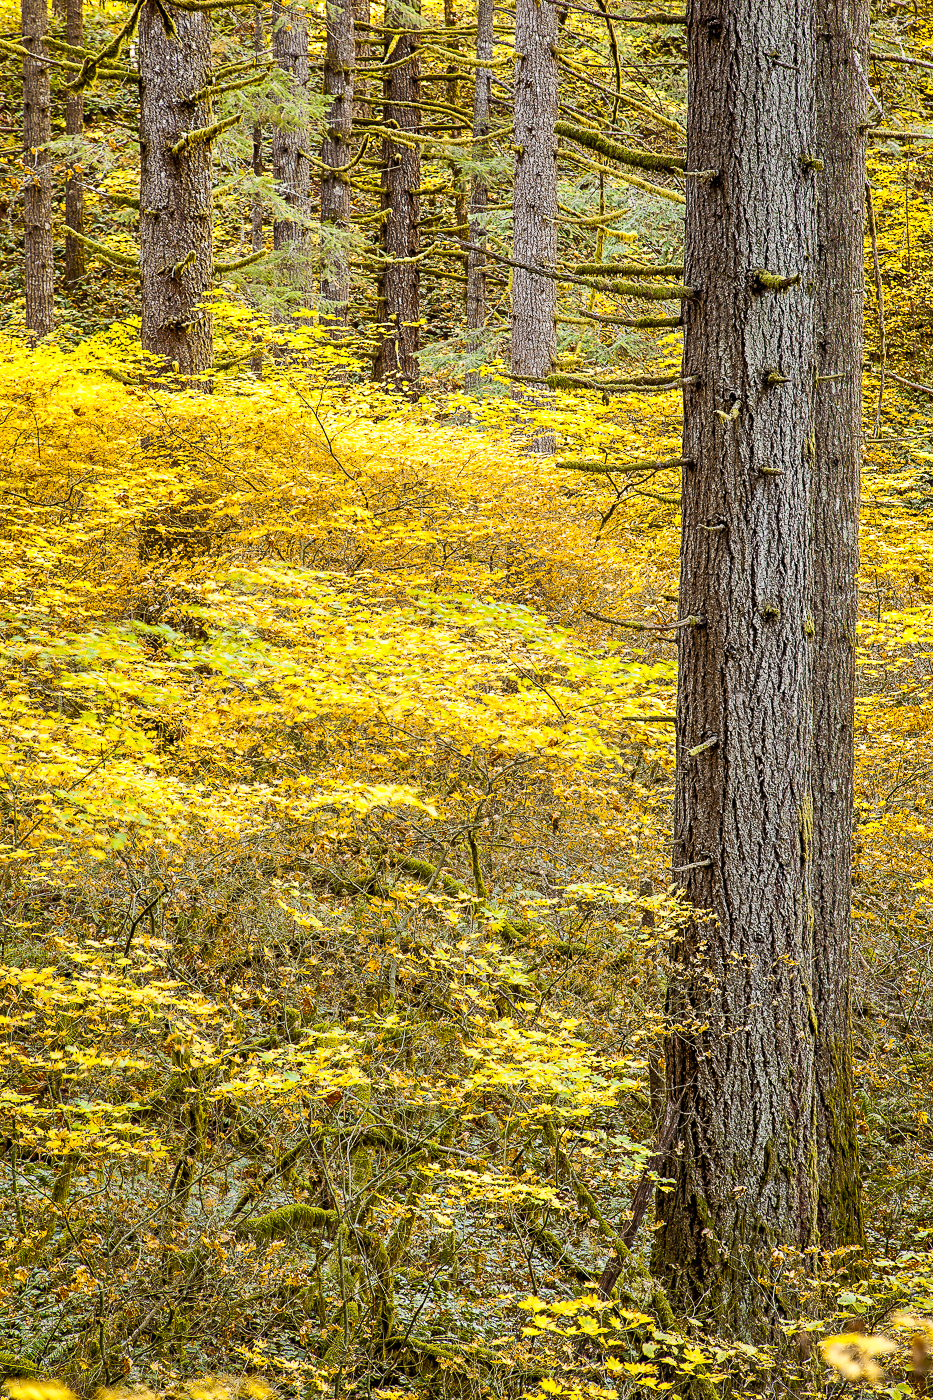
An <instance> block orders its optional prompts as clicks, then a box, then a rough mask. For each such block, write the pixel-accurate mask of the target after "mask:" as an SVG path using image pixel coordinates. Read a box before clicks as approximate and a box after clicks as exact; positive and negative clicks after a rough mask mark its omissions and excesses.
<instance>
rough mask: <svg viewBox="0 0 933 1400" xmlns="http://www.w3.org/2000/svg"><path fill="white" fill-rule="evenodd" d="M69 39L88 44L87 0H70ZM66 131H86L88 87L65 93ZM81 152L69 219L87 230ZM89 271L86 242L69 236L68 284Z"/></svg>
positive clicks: (68, 201)
mask: <svg viewBox="0 0 933 1400" xmlns="http://www.w3.org/2000/svg"><path fill="white" fill-rule="evenodd" d="M65 39H66V41H67V42H68V43H69V44H72V45H74V47H75V48H83V47H84V3H83V0H67V14H66V19H65ZM65 135H66V136H76V137H81V136H83V135H84V89H83V88H78V90H77V92H69V93H68V94H67V96H66V97H65ZM79 161H80V154H79V153H77V152H74V151H73V152H72V153H71V155H70V158H69V164H68V171H67V173H66V177H65V178H66V184H65V223H66V224H67V225H68V227H69V228H73V229H77V230H78V232H79V233H83V232H84V178H83V176H82V174H81V172H80V171H79V170H78V169H76V167H77V165H78V163H79ZM86 271H87V254H86V252H85V249H84V245H83V244H82V243H80V242H79V240H78V239H77V238H69V237H68V235H67V234H66V236H65V285H66V286H68V287H73V286H74V285H75V284H76V283H77V282H80V281H81V278H82V277H83V276H84V274H85V272H86Z"/></svg>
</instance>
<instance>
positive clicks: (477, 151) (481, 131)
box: [466, 0, 493, 389]
mask: <svg viewBox="0 0 933 1400" xmlns="http://www.w3.org/2000/svg"><path fill="white" fill-rule="evenodd" d="M492 20H493V0H478V3H477V9H476V84H475V87H474V89H473V142H474V145H473V159H474V161H481V160H482V159H483V158H484V156H485V155H486V139H487V137H488V136H489V111H490V104H491V101H492V69H491V68H489V67H486V66H484V65H487V64H489V63H491V62H492V38H493V31H492ZM488 199H489V190H488V188H487V185H486V176H485V175H484V174H476V175H475V176H474V177H473V189H472V191H471V193H470V242H471V243H473V244H475V245H476V246H477V247H482V246H483V245H484V242H485V238H486V220H485V214H486V205H487V202H488ZM485 263H486V258H485V255H484V254H483V253H479V252H476V251H475V249H470V251H469V252H468V253H467V268H466V276H467V292H466V313H467V329H468V330H471V331H481V330H482V329H483V327H484V326H485V324H486V268H485ZM477 338H478V337H477ZM478 382H479V376H478V375H477V374H476V373H471V374H468V375H467V377H466V387H467V388H468V389H469V388H475V387H476V385H477V384H478Z"/></svg>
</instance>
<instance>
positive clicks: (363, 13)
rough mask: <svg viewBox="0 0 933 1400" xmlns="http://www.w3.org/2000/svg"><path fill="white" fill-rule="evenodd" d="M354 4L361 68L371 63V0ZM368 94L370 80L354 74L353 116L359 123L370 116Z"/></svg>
mask: <svg viewBox="0 0 933 1400" xmlns="http://www.w3.org/2000/svg"><path fill="white" fill-rule="evenodd" d="M352 3H353V31H354V35H355V48H356V55H355V58H356V65H357V67H359V65H361V64H362V65H363V66H364V67H365V65H366V64H367V63H368V62H369V56H370V54H371V52H372V46H371V44H370V28H369V23H370V17H369V0H352ZM368 93H369V78H368V77H367V76H366V75H365V74H360V73H356V74H354V82H353V96H354V103H355V105H354V109H353V114H354V116H355V117H356V119H357V121H365V120H366V118H367V117H368V116H369V114H370V112H369V103H368V102H367V101H366V97H367V95H368Z"/></svg>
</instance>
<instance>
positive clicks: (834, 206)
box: [812, 0, 869, 1250]
mask: <svg viewBox="0 0 933 1400" xmlns="http://www.w3.org/2000/svg"><path fill="white" fill-rule="evenodd" d="M868 12H869V6H868V0H817V31H816V61H817V99H816V100H817V155H818V156H819V157H820V158H821V159H822V161H823V170H822V172H820V173H818V175H817V188H818V192H819V214H818V262H817V279H816V368H817V375H818V379H817V386H816V408H815V428H816V460H815V470H814V484H813V541H814V555H813V563H814V578H813V619H814V625H815V636H814V676H813V680H814V684H813V752H814V763H813V778H812V782H813V916H814V919H813V995H814V1000H815V1003H816V1016H817V1026H818V1030H817V1042H816V1055H817V1065H816V1087H817V1129H818V1150H817V1158H818V1161H819V1169H820V1194H819V1227H820V1239H821V1242H822V1243H823V1245H824V1246H825V1247H826V1248H827V1249H831V1250H832V1249H837V1248H839V1247H841V1246H844V1245H854V1246H857V1247H859V1248H861V1249H863V1250H864V1248H865V1222H864V1216H863V1212H862V1199H861V1178H860V1175H859V1154H858V1138H857V1133H856V1123H855V1104H854V1100H853V1085H854V1077H853V1070H852V1005H851V990H850V989H851V980H850V951H851V915H850V910H851V901H852V880H851V874H852V822H853V730H854V725H855V628H856V623H857V621H858V585H857V579H858V518H859V494H860V476H861V437H862V392H861V391H862V371H861V366H862V343H863V328H862V315H863V312H862V307H863V293H864V239H865V227H864V208H865V140H866V138H865V135H864V123H865V121H866V105H867V95H866V92H865V84H864V82H863V81H862V79H861V76H860V74H859V72H858V69H857V67H856V62H855V60H854V58H853V54H858V55H859V58H860V61H861V64H862V72H863V73H867V72H868Z"/></svg>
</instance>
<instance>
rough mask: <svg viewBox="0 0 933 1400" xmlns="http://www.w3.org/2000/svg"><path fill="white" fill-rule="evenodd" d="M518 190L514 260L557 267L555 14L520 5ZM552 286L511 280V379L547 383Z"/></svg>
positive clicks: (533, 0) (517, 276) (524, 275)
mask: <svg viewBox="0 0 933 1400" xmlns="http://www.w3.org/2000/svg"><path fill="white" fill-rule="evenodd" d="M514 101H515V185H514V191H513V214H512V221H513V223H512V228H513V233H512V239H513V243H512V246H513V253H512V256H513V258H514V259H515V261H516V262H519V263H530V264H531V265H532V266H535V267H539V266H542V265H544V266H546V267H553V266H554V264H555V262H556V261H557V141H556V139H555V136H554V123H555V121H556V120H557V6H556V5H552V4H547V3H543V4H539V3H538V0H517V3H516V8H515V99H514ZM556 310H557V283H556V282H554V281H553V280H552V279H550V278H547V277H536V276H535V274H534V273H532V272H525V271H523V270H522V269H521V268H515V269H514V271H513V273H512V327H511V329H512V337H511V339H512V346H511V358H512V373H513V374H516V375H529V376H533V377H536V378H544V377H545V376H546V375H548V374H550V372H551V367H552V363H553V360H554V356H555V354H556V350H557V332H556V326H555V320H554V318H555V314H556Z"/></svg>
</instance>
